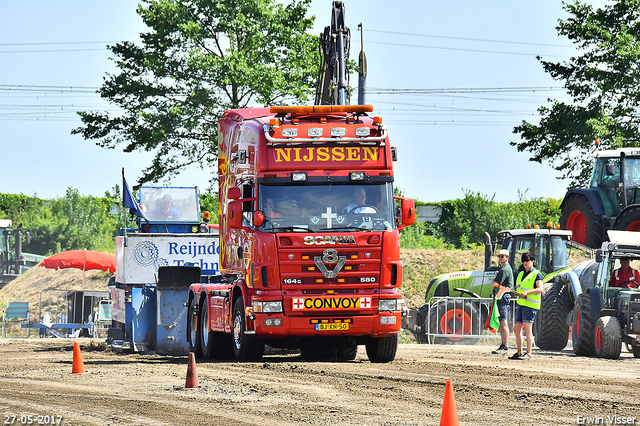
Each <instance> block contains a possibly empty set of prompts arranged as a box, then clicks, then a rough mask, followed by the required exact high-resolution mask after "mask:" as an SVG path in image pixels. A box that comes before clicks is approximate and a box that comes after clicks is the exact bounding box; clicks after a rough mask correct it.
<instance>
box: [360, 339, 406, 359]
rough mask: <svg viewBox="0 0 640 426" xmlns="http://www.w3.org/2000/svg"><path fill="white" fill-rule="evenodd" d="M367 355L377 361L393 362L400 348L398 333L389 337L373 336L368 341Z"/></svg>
mask: <svg viewBox="0 0 640 426" xmlns="http://www.w3.org/2000/svg"><path fill="white" fill-rule="evenodd" d="M366 348H367V356H368V357H369V361H371V362H375V363H382V362H391V361H393V359H394V358H395V357H396V351H397V350H398V335H397V334H394V335H393V336H387V337H372V338H370V339H369V340H368V341H367V344H366Z"/></svg>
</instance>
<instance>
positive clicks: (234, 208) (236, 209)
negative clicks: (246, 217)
mask: <svg viewBox="0 0 640 426" xmlns="http://www.w3.org/2000/svg"><path fill="white" fill-rule="evenodd" d="M227 224H229V228H234V229H239V228H242V201H231V202H229V206H228V208H227Z"/></svg>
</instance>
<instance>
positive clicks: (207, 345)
mask: <svg viewBox="0 0 640 426" xmlns="http://www.w3.org/2000/svg"><path fill="white" fill-rule="evenodd" d="M206 304H207V300H206V299H203V300H202V303H201V304H200V306H202V309H201V310H200V333H198V334H199V335H200V347H201V351H202V356H203V358H204V359H229V358H232V357H233V356H232V355H233V354H232V353H231V339H230V338H229V335H227V334H225V333H221V332H217V331H211V330H209V312H208V310H207V309H206Z"/></svg>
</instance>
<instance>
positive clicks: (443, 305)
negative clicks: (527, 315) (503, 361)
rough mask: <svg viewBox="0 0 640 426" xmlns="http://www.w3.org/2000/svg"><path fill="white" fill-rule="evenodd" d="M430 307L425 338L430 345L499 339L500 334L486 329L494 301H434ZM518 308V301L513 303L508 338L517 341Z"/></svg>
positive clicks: (451, 299)
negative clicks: (516, 314)
mask: <svg viewBox="0 0 640 426" xmlns="http://www.w3.org/2000/svg"><path fill="white" fill-rule="evenodd" d="M429 304H430V308H429V313H428V316H427V318H426V321H425V326H426V327H425V334H426V335H427V338H428V339H429V342H430V343H436V344H437V343H462V344H475V343H477V342H478V340H479V339H480V338H500V333H499V332H498V331H497V330H496V331H495V332H492V331H489V330H488V329H486V328H485V323H486V321H487V318H488V316H489V312H490V309H491V306H492V305H493V299H492V298H470V297H433V298H431V300H430V302H429ZM515 306H516V303H515V299H512V300H511V307H510V309H509V315H508V317H507V322H508V324H509V333H510V336H509V338H514V337H515V335H514V333H513V320H514V317H515Z"/></svg>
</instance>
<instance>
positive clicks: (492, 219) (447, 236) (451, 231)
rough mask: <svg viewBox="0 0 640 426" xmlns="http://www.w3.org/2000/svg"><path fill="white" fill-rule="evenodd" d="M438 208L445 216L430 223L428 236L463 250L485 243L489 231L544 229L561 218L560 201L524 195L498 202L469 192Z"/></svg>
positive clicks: (442, 203) (441, 203)
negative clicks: (529, 197)
mask: <svg viewBox="0 0 640 426" xmlns="http://www.w3.org/2000/svg"><path fill="white" fill-rule="evenodd" d="M436 205H438V206H439V207H441V208H442V215H441V216H440V219H439V220H438V223H435V224H429V223H428V224H426V226H425V234H427V235H432V236H434V237H436V238H439V239H441V240H442V241H444V243H446V244H447V245H453V246H455V247H456V248H461V249H466V248H468V247H469V246H473V245H478V244H480V245H481V244H483V243H484V233H485V232H488V233H489V235H490V236H491V237H492V238H495V236H496V234H497V233H498V232H499V231H504V230H507V229H524V228H525V227H526V226H527V225H531V226H535V225H539V226H540V227H544V226H545V225H546V224H547V222H551V223H552V224H558V221H559V218H560V208H559V205H560V203H559V201H558V200H553V199H543V198H534V199H530V200H529V199H527V198H526V194H523V193H520V194H519V200H518V202H509V203H498V202H496V201H494V200H493V197H492V198H489V197H488V196H486V195H483V194H479V193H475V194H474V193H472V192H466V193H465V197H464V198H458V199H455V200H447V201H442V202H440V203H436ZM403 232H404V231H403Z"/></svg>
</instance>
